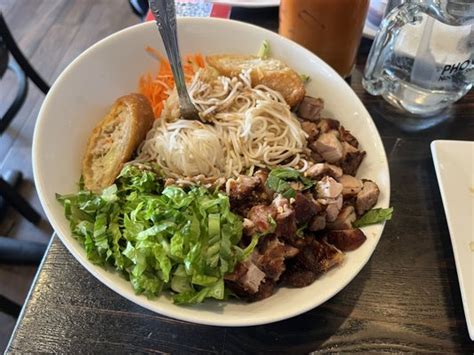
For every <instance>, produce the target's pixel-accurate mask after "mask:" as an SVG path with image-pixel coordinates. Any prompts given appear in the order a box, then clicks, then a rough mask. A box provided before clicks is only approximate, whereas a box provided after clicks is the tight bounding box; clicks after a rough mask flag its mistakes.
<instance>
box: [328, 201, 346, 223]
mask: <svg viewBox="0 0 474 355" xmlns="http://www.w3.org/2000/svg"><path fill="white" fill-rule="evenodd" d="M325 202H326V204H327V206H326V221H328V222H334V221H335V220H336V218H337V216H338V215H339V212H340V211H341V208H342V202H343V201H342V195H339V196H338V197H337V198H336V199H326V200H325Z"/></svg>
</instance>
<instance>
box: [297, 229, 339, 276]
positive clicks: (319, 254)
mask: <svg viewBox="0 0 474 355" xmlns="http://www.w3.org/2000/svg"><path fill="white" fill-rule="evenodd" d="M296 247H297V248H298V249H299V250H300V252H299V253H298V254H297V255H296V256H295V265H298V266H299V267H300V268H301V269H303V270H309V271H312V272H314V273H316V274H321V273H323V272H326V271H328V270H329V269H330V268H332V267H333V266H336V265H338V264H340V263H341V262H342V260H343V259H344V254H343V253H342V252H341V251H340V250H339V249H337V248H336V247H335V246H333V245H332V244H328V243H327V242H326V241H324V240H320V241H319V240H317V239H316V238H314V237H313V236H306V237H304V238H300V239H299V240H298V241H297V245H296Z"/></svg>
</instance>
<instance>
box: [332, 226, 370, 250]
mask: <svg viewBox="0 0 474 355" xmlns="http://www.w3.org/2000/svg"><path fill="white" fill-rule="evenodd" d="M366 239H367V238H366V236H365V234H364V233H363V232H362V231H361V230H360V229H358V228H357V229H344V230H332V231H329V232H328V233H327V240H328V242H329V243H331V244H333V245H334V246H335V247H336V248H338V249H339V250H341V251H351V250H355V249H357V248H358V247H360V246H361V245H362V244H363V243H364V242H365V241H366Z"/></svg>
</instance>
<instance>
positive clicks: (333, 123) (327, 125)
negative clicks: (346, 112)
mask: <svg viewBox="0 0 474 355" xmlns="http://www.w3.org/2000/svg"><path fill="white" fill-rule="evenodd" d="M316 124H317V125H318V129H319V132H321V133H327V132H329V131H330V130H335V129H339V125H340V123H339V121H338V120H334V119H332V118H321V119H320V120H319V121H318V122H316Z"/></svg>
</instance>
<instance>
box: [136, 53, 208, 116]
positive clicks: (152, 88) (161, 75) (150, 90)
mask: <svg viewBox="0 0 474 355" xmlns="http://www.w3.org/2000/svg"><path fill="white" fill-rule="evenodd" d="M145 50H146V51H147V52H148V53H149V54H150V55H151V56H153V57H154V58H156V59H157V60H158V61H159V67H158V73H157V74H156V75H153V74H151V73H146V74H143V75H142V76H141V77H140V80H139V82H138V88H139V91H140V93H141V94H143V95H144V96H146V97H147V98H148V100H150V103H151V106H152V108H153V112H154V114H155V118H159V117H160V114H161V111H162V110H163V104H164V101H165V100H166V99H167V98H168V96H169V94H170V90H172V89H173V88H174V80H173V73H172V71H171V66H170V63H169V62H168V61H167V60H166V58H165V57H163V56H162V55H161V53H159V52H158V51H157V50H156V49H154V48H152V47H149V46H147V47H146V48H145ZM204 66H205V61H204V57H203V56H202V55H201V54H199V53H197V54H192V55H188V56H186V57H185V58H184V62H183V70H184V75H185V78H186V81H187V82H189V81H191V79H192V77H193V76H194V74H195V73H196V71H198V70H199V68H204Z"/></svg>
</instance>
